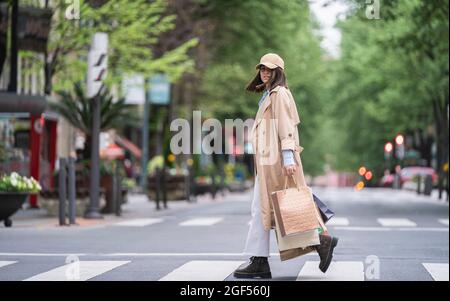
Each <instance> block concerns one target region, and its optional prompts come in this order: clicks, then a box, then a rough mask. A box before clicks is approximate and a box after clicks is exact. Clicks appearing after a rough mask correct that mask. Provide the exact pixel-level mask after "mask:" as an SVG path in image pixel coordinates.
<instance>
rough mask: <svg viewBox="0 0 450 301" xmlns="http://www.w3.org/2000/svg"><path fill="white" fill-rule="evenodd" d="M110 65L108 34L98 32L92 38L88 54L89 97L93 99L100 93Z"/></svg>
mask: <svg viewBox="0 0 450 301" xmlns="http://www.w3.org/2000/svg"><path fill="white" fill-rule="evenodd" d="M107 64H108V34H106V33H104V32H96V33H95V34H94V36H93V37H92V44H91V49H90V50H89V54H88V74H87V97H89V98H92V97H94V96H96V95H98V93H99V92H100V90H101V89H102V86H103V81H104V80H105V78H106V69H107Z"/></svg>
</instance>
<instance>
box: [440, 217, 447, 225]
mask: <svg viewBox="0 0 450 301" xmlns="http://www.w3.org/2000/svg"><path fill="white" fill-rule="evenodd" d="M439 222H440V223H441V224H444V225H446V226H448V218H440V219H439Z"/></svg>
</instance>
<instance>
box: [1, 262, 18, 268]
mask: <svg viewBox="0 0 450 301" xmlns="http://www.w3.org/2000/svg"><path fill="white" fill-rule="evenodd" d="M16 262H17V261H0V268H1V267H5V266H7V265H11V264H14V263H16Z"/></svg>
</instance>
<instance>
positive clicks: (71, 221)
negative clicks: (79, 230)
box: [67, 157, 77, 225]
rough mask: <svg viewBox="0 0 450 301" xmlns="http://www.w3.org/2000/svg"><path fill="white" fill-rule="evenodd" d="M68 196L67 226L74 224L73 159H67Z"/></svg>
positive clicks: (74, 189) (75, 208)
mask: <svg viewBox="0 0 450 301" xmlns="http://www.w3.org/2000/svg"><path fill="white" fill-rule="evenodd" d="M67 170H68V194H69V224H70V225H75V224H76V210H77V204H76V184H75V158H73V157H70V158H69V164H68V168H67Z"/></svg>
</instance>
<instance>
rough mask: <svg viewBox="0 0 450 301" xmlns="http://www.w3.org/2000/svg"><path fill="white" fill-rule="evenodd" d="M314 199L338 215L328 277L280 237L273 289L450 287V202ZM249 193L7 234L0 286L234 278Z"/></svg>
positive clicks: (394, 194)
mask: <svg viewBox="0 0 450 301" xmlns="http://www.w3.org/2000/svg"><path fill="white" fill-rule="evenodd" d="M313 191H314V193H315V194H316V195H318V196H319V197H320V198H321V199H322V200H324V201H325V202H327V203H328V205H329V206H330V207H331V208H333V210H334V211H335V213H336V217H335V218H334V219H333V220H332V221H330V224H329V230H330V232H331V233H332V234H333V235H336V236H338V237H339V238H340V241H339V244H338V246H337V248H336V249H335V255H334V262H333V264H332V266H331V267H330V269H329V272H328V273H327V274H322V273H321V272H320V271H319V269H318V261H319V257H318V256H317V254H311V255H306V256H303V257H298V258H296V259H292V260H288V261H284V262H281V261H280V258H279V256H278V252H277V245H276V241H275V233H274V232H272V233H271V257H270V259H269V261H270V265H271V270H272V280H273V281H277V280H292V281H296V280H297V281H306V280H355V281H377V280H388V281H396V280H406V281H412V280H419V281H433V280H447V281H448V278H449V272H448V258H449V233H448V230H449V226H448V219H449V217H448V216H449V207H448V203H446V202H438V201H435V200H430V199H429V198H426V197H423V196H421V197H419V196H417V195H415V194H414V193H412V192H403V191H402V192H400V191H392V190H389V189H372V190H370V189H366V190H363V191H360V192H356V191H354V190H353V189H350V188H345V189H337V188H332V189H331V188H330V189H324V188H314V189H313ZM251 194H252V191H251V189H250V190H249V191H247V192H246V193H241V194H237V193H233V194H227V195H226V196H225V197H223V198H221V199H220V200H217V201H212V202H199V203H196V204H190V205H186V206H178V207H177V206H175V207H176V209H168V210H164V211H160V212H157V213H156V212H155V211H154V204H152V203H150V202H148V201H146V200H142V198H138V199H135V200H134V199H132V200H131V201H130V204H128V205H126V206H125V207H124V216H123V218H121V219H113V222H111V220H109V221H108V222H105V223H100V224H98V225H92V226H79V227H77V226H75V227H56V226H51V227H29V226H23V227H21V226H20V223H19V224H18V225H16V226H13V227H12V228H5V227H3V226H1V227H0V280H1V281H7V280H16V281H18V280H19V281H20V280H91V281H95V280H98V281H102V280H127V281H129V280H144V281H145V280H151V281H155V280H218V281H222V280H230V281H232V280H236V279H234V278H233V276H232V272H233V270H234V269H235V268H237V267H238V266H239V265H240V264H242V263H244V262H245V261H246V260H247V259H248V258H246V257H245V256H243V255H242V251H243V248H244V244H245V239H246V235H247V230H248V222H249V220H250V205H251V203H250V202H251V198H252V195H251ZM127 206H128V208H134V209H133V210H135V211H133V210H131V209H130V210H128V209H127ZM133 206H134V207H133ZM172 207H173V206H172ZM136 208H145V209H142V210H140V211H139V212H136ZM128 212H129V213H128Z"/></svg>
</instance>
